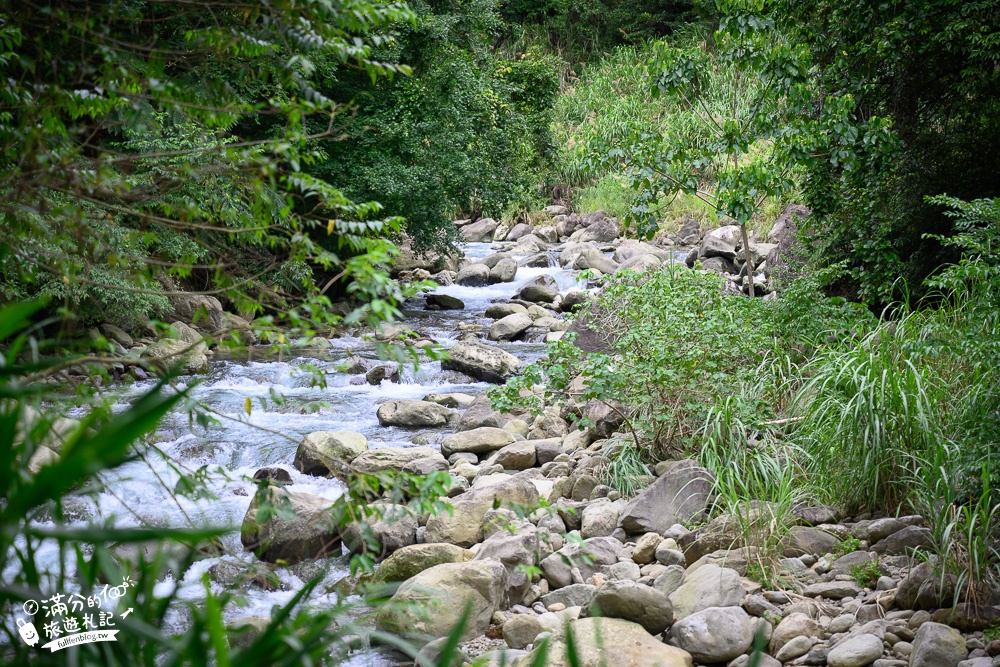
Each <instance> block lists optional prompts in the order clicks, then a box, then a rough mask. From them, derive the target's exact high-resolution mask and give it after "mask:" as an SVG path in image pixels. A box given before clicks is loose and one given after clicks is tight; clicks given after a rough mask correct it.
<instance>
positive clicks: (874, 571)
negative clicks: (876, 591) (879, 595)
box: [851, 558, 882, 588]
mask: <svg viewBox="0 0 1000 667" xmlns="http://www.w3.org/2000/svg"><path fill="white" fill-rule="evenodd" d="M851 576H852V577H854V581H856V582H857V584H858V586H861V587H862V588H875V585H876V584H877V583H878V579H879V577H881V576H882V568H881V565H880V564H879V561H878V559H877V558H875V559H872V560H868V561H865V562H863V563H858V564H857V565H855V566H854V567H852V568H851Z"/></svg>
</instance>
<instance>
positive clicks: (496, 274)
mask: <svg viewBox="0 0 1000 667" xmlns="http://www.w3.org/2000/svg"><path fill="white" fill-rule="evenodd" d="M516 275H517V262H516V261H515V260H514V259H513V258H512V257H504V258H503V259H501V260H500V261H499V262H497V263H496V264H495V265H494V266H493V267H492V268H491V269H490V278H489V282H490V284H491V285H494V284H496V283H509V282H513V281H514V277H515V276H516Z"/></svg>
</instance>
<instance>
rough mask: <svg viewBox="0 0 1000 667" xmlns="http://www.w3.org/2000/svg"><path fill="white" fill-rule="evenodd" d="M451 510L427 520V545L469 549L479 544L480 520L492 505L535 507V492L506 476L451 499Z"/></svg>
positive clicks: (531, 486)
mask: <svg viewBox="0 0 1000 667" xmlns="http://www.w3.org/2000/svg"><path fill="white" fill-rule="evenodd" d="M451 504H452V506H453V508H454V511H453V512H452V513H451V514H448V513H443V514H437V515H434V516H432V517H430V518H429V519H428V520H427V527H426V531H425V533H424V540H425V541H426V542H446V543H448V544H455V545H458V546H460V547H471V546H472V545H473V544H477V543H478V542H481V541H482V538H483V518H484V517H485V516H486V513H487V512H489V511H490V510H492V509H494V506H498V507H508V506H510V505H522V506H527V507H533V506H534V505H537V504H538V490H537V489H536V488H535V485H534V484H532V483H531V482H530V481H528V480H526V479H522V478H519V477H509V478H507V479H505V480H502V481H499V482H496V483H494V484H490V485H489V486H485V487H481V488H475V489H472V490H470V491H466V492H465V493H463V494H461V495H458V496H456V497H455V498H452V500H451Z"/></svg>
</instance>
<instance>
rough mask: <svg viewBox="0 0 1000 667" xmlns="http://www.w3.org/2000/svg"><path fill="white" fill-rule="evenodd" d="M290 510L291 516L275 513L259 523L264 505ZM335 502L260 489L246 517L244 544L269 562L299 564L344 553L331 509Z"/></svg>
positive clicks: (317, 497)
mask: <svg viewBox="0 0 1000 667" xmlns="http://www.w3.org/2000/svg"><path fill="white" fill-rule="evenodd" d="M265 502H266V503H269V504H271V505H273V506H275V507H279V508H280V507H284V508H287V509H288V510H289V511H290V512H291V513H292V516H291V517H285V516H280V515H279V514H277V513H274V512H272V513H271V515H270V516H269V517H268V518H267V520H266V521H265V522H264V523H263V524H260V523H258V521H257V513H258V510H259V509H260V508H261V506H262V505H263V504H264V503H265ZM332 506H333V501H332V500H328V499H326V498H321V497H319V496H314V495H312V494H308V493H293V492H291V491H286V490H285V489H284V488H282V487H279V486H266V487H262V488H259V489H258V490H257V493H256V494H255V495H254V497H253V500H251V501H250V507H249V508H248V509H247V512H246V515H245V516H244V517H243V525H242V528H241V529H240V541H241V542H242V543H243V546H244V547H245V548H246V549H248V550H250V551H252V552H253V553H254V554H255V555H256V556H257V558H259V559H261V560H262V561H265V562H268V563H276V562H278V561H284V562H286V563H298V562H300V561H303V560H309V559H313V558H325V557H326V556H328V555H330V554H338V555H339V554H340V539H339V537H338V535H337V527H336V525H335V523H334V520H333V514H332V513H331V512H330V508H331V507H332Z"/></svg>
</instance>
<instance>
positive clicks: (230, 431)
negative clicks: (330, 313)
mask: <svg viewBox="0 0 1000 667" xmlns="http://www.w3.org/2000/svg"><path fill="white" fill-rule="evenodd" d="M492 252H495V250H494V249H492V247H491V245H490V244H485V243H478V244H468V245H466V247H465V253H466V255H467V256H468V257H469V259H471V260H473V261H476V260H478V259H481V258H483V257H485V256H486V255H488V254H491V253H492ZM515 258H517V259H520V257H518V256H516V255H515ZM553 263H555V262H553ZM576 274H577V272H576V271H566V270H563V269H560V268H558V267H550V268H528V267H520V268H519V269H518V272H517V276H516V279H515V281H514V282H513V283H505V284H498V285H490V286H488V287H464V286H460V285H450V286H446V287H440V288H438V289H437V290H436V292H438V293H441V294H448V295H451V296H454V297H457V298H459V299H461V300H462V301H463V302H465V306H466V307H465V310H461V311H427V310H424V299H423V298H422V297H421V298H418V299H415V300H414V301H413V302H411V303H408V304H406V310H405V319H404V323H405V324H406V325H407V326H409V327H410V328H412V329H414V330H416V331H418V332H420V333H421V334H423V335H426V336H429V337H431V338H433V339H435V340H437V341H438V342H440V343H441V344H442V345H444V346H446V347H447V346H450V345H452V344H454V342H455V339H456V338H457V335H458V333H459V332H458V330H457V327H458V325H459V324H460V323H477V324H483V325H488V324H489V322H490V320H488V319H485V317H484V311H485V310H486V308H487V307H488V306H489V305H490V304H491V303H493V302H497V301H507V300H509V299H510V298H511V297H513V296H514V294H515V293H516V292H517V290H518V289H519V288H520V287H521V286H522V285H524V284H525V283H527V282H528V281H530V280H532V279H534V278H536V277H538V276H540V275H549V276H552V277H553V278H554V279H555V280H556V282H557V284H558V285H559V288H560V290H561V291H563V292H566V291H568V290H569V289H571V288H573V287H576V286H577V277H576ZM501 346H502V347H503V348H505V349H507V350H508V351H510V352H511V353H513V354H514V355H516V356H518V357H519V358H521V359H522V360H524V361H531V360H533V359H537V358H538V357H539V356H540V355H541V354H542V351H543V347H544V346H543V345H542V344H540V343H523V342H513V343H503V344H501ZM352 353H353V354H356V355H358V356H361V357H365V358H369V359H375V358H376V356H375V352H374V346H373V345H372V344H370V343H368V342H366V341H365V340H362V339H361V338H356V337H343V338H337V339H333V340H332V341H331V346H330V348H329V349H328V350H323V351H321V352H319V351H317V352H310V353H308V354H303V356H298V357H294V358H287V359H281V360H274V359H270V360H260V361H257V360H245V361H234V360H229V361H222V360H220V361H214V362H212V364H211V369H210V372H209V374H208V376H207V377H197V378H184V379H189V380H190V381H191V386H190V391H191V395H192V397H194V398H196V399H197V400H199V401H201V402H203V403H204V404H206V405H207V406H209V407H211V408H212V409H213V410H215V411H217V412H218V413H221V415H222V416H220V417H219V424H218V426H214V427H211V428H209V429H208V430H207V431H206V430H204V429H200V428H197V427H193V426H192V424H191V423H190V422H189V420H188V417H187V416H186V415H183V414H175V415H171V416H170V417H168V418H167V419H166V420H165V421H164V422H163V424H162V425H161V427H160V429H159V431H158V433H157V436H158V443H157V446H158V447H159V449H160V450H162V452H164V453H165V454H167V455H169V457H170V459H173V461H175V462H177V463H179V464H181V465H183V466H184V467H185V468H187V469H189V470H192V471H194V470H198V469H200V468H203V467H205V468H206V469H207V470H208V471H210V472H212V473H213V474H211V475H210V476H209V481H208V487H209V489H210V490H211V492H212V494H213V496H214V497H213V498H211V499H200V500H192V499H187V498H184V497H178V496H176V495H175V494H174V493H172V490H173V488H174V485H175V483H176V481H177V479H178V476H179V475H178V472H177V471H176V469H175V468H174V464H172V463H171V462H169V461H168V460H166V459H165V458H164V457H161V456H158V455H156V454H155V453H152V454H149V455H147V456H146V457H145V460H143V461H135V462H132V463H129V464H127V465H125V466H123V467H121V468H119V469H118V470H116V471H115V473H114V474H113V475H106V476H105V481H106V482H107V486H108V490H107V492H105V493H102V494H101V495H100V496H99V497H98V502H97V505H98V506H97V507H96V508H92V509H91V511H92V512H93V513H94V514H96V515H97V516H100V517H102V518H105V519H106V518H112V517H113V518H114V519H115V521H116V522H117V523H118V524H119V525H122V526H127V525H140V524H142V523H150V524H154V525H160V526H162V525H170V526H177V527H183V526H189V525H192V524H193V525H195V526H203V525H210V526H232V527H236V528H237V529H238V527H239V525H240V523H241V522H242V520H243V515H244V514H245V513H246V510H247V507H248V506H249V504H250V500H251V498H252V497H253V494H254V492H255V490H256V485H255V484H254V483H253V482H252V481H250V478H252V476H253V474H254V472H255V471H256V470H257V469H259V468H261V467H265V466H274V467H279V468H283V469H285V470H287V471H288V472H289V474H290V475H291V477H292V484H291V485H290V486H289V487H288V488H289V489H290V490H291V491H300V492H307V493H312V494H317V495H320V496H324V497H328V498H336V497H337V496H338V495H339V494H340V493H341V491H342V487H341V485H340V483H339V482H337V481H336V480H332V479H324V478H320V477H312V476H309V475H303V474H301V473H299V472H298V471H296V470H295V469H294V468H293V467H292V465H291V463H292V459H293V458H294V455H295V449H296V444H297V443H296V441H297V440H299V439H301V438H302V437H303V436H305V435H306V434H308V433H310V432H312V431H332V430H353V431H358V432H360V433H363V434H364V435H365V436H366V437H367V438H368V441H369V446H370V447H371V448H380V447H412V446H414V444H413V438H414V436H415V435H417V433H418V432H417V431H412V430H407V429H400V428H384V427H381V426H379V424H378V420H377V418H376V416H375V412H376V409H377V407H378V405H379V404H380V403H382V402H385V401H388V400H393V399H419V398H422V397H423V396H425V395H426V394H429V393H446V392H466V393H474V394H476V393H481V392H483V391H485V390H486V389H487V388H488V387H489V385H487V384H485V383H472V384H455V383H454V382H452V381H450V380H451V378H453V377H454V374H453V373H444V372H442V371H441V366H440V363H438V362H427V363H422V364H421V365H420V367H419V369H417V370H414V369H413V368H412V367H410V368H406V369H404V371H403V373H402V378H401V379H402V381H401V383H400V384H393V383H390V382H388V381H384V382H383V383H382V384H381V385H380V386H370V385H368V384H361V385H354V384H351V383H350V379H351V378H350V376H348V375H346V374H343V373H336V372H335V368H336V366H337V364H338V363H339V362H340V361H341V360H343V359H344V358H346V357H347V356H349V355H350V354H352ZM306 364H311V365H314V366H317V367H319V368H320V369H323V370H327V371H330V374H329V375H328V376H327V377H328V386H327V387H326V388H323V389H320V388H316V387H312V386H310V381H309V374H308V373H306V372H303V370H302V367H303V366H304V365H306ZM151 386H152V383H139V384H136V385H133V386H131V387H129V388H128V389H127V390H125V391H124V393H123V394H122V396H121V402H120V407H121V408H124V407H125V405H127V404H128V402H129V401H130V400H134V399H136V398H137V397H138V396H139V395H141V394H142V393H143V391H144V390H147V389H149V388H150V387H151ZM275 393H277V394H280V395H281V396H282V397H284V401H283V402H282V404H280V405H279V404H278V403H275V402H274V401H272V400H270V397H271V396H272V394H275ZM247 398H250V399H251V403H252V406H253V407H252V411H251V414H250V415H249V416H247V415H246V413H245V412H244V406H245V402H246V399H247ZM260 399H266V402H264V403H262V402H261V400H260ZM258 427H262V428H258ZM223 542H224V545H225V547H226V552H227V555H224V556H221V557H215V558H207V559H204V560H201V561H198V562H196V563H195V564H194V565H193V566H192V567H191V568H190V569H189V570H188V571H187V572H186V573H184V574H183V575H182V576H181V577H180V579H179V580H178V581H174V580H172V579H168V580H166V581H164V582H162V583H161V584H160V588H159V591H158V592H160V593H167V592H169V591H170V590H174V589H175V588H176V589H177V590H178V593H179V595H180V596H181V597H182V598H190V599H198V598H201V597H202V596H203V595H204V590H203V584H202V583H201V578H202V575H203V574H204V573H205V572H206V571H207V570H208V569H209V568H210V567H212V566H213V565H215V564H217V563H219V562H220V561H233V560H236V559H241V560H244V561H251V560H253V558H254V557H253V556H252V555H251V554H249V553H247V552H246V551H245V550H244V549H243V547H242V545H241V543H240V536H239V531H238V530H236V531H235V532H233V533H230V534H229V535H228V536H227V537H226V538H225V539H224V540H223ZM51 556H52V558H54V557H55V553H54V552H53V553H52V554H51ZM327 564H329V565H331V566H332V567H331V570H330V571H329V572H328V574H327V575H326V578H325V579H326V581H328V582H331V583H332V582H333V581H335V580H337V579H339V578H340V577H343V576H344V575H346V574H347V571H348V570H347V559H346V557H345V558H342V559H332V560H330V561H327ZM277 573H278V576H279V577H280V579H281V580H282V584H283V586H282V590H277V591H273V592H268V591H264V590H262V589H258V588H252V589H250V590H247V591H246V594H245V598H246V606H240V607H237V606H235V605H231V606H230V608H229V609H227V611H226V613H227V615H228V617H229V618H233V617H238V616H248V615H258V614H260V615H268V614H270V611H271V608H272V607H273V606H274V605H280V604H284V603H286V602H288V601H289V600H290V599H291V597H292V596H293V595H294V594H295V592H296V590H298V589H299V588H300V587H301V586H302V584H303V583H304V582H303V579H308V578H309V577H311V576H313V572H312V571H310V570H309V569H308V568H294V567H293V568H288V569H284V568H278V569H277ZM321 588H322V587H321ZM334 601H335V598H333V597H332V594H331V595H329V596H326V597H320V598H319V599H318V600H314V602H315V604H318V605H323V604H325V603H327V604H332V603H333V602H334ZM174 621H175V622H180V619H174ZM165 630H168V631H169V630H170V628H165ZM384 660H385V658H384V657H381V656H379V655H378V654H376V653H371V652H366V653H364V654H362V655H360V656H358V657H356V658H355V660H353V661H352V663H351V664H359V665H360V664H365V665H377V664H382V662H383V661H384Z"/></svg>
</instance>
